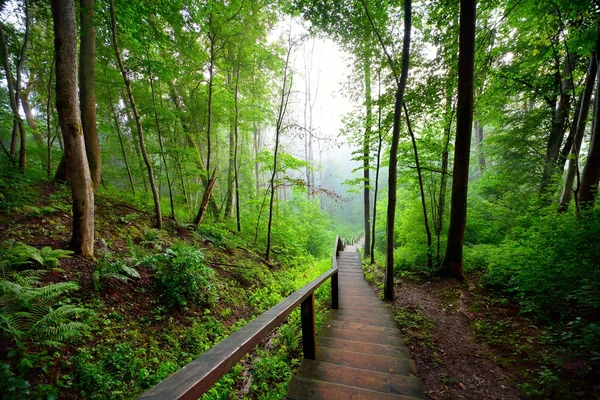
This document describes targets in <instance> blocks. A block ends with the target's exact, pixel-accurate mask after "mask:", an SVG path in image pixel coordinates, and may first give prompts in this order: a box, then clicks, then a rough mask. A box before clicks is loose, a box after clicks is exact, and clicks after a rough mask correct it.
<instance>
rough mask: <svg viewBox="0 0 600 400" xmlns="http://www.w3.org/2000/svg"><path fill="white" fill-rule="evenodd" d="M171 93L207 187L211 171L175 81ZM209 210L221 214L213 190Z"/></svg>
mask: <svg viewBox="0 0 600 400" xmlns="http://www.w3.org/2000/svg"><path fill="white" fill-rule="evenodd" d="M169 95H170V97H171V101H172V102H173V104H174V105H175V108H176V109H177V112H178V114H179V120H180V121H181V127H182V128H183V132H184V133H185V137H186V141H187V143H188V144H189V145H190V147H192V148H193V149H194V151H195V153H196V163H197V165H198V169H200V171H201V173H202V175H201V176H200V179H201V181H202V185H203V186H204V187H205V188H206V187H208V184H209V181H210V179H209V172H208V170H207V169H206V167H205V166H204V161H203V160H202V154H201V153H200V149H199V148H198V145H197V144H196V141H195V140H194V138H193V137H192V133H191V131H190V128H189V125H188V122H187V120H186V118H185V116H184V111H185V110H184V108H185V105H184V104H182V101H181V98H180V96H179V93H178V92H177V87H176V86H175V83H174V82H173V81H171V82H170V83H169ZM208 210H209V211H210V212H211V214H212V215H214V216H215V217H216V216H218V215H219V209H218V207H217V203H216V202H215V199H214V196H213V195H212V192H211V196H210V199H209V200H208Z"/></svg>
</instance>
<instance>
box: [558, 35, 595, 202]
mask: <svg viewBox="0 0 600 400" xmlns="http://www.w3.org/2000/svg"><path fill="white" fill-rule="evenodd" d="M598 43H600V40H599V41H598ZM596 55H597V52H594V53H592V56H591V57H590V65H589V67H588V72H587V75H586V78H585V86H584V89H583V94H582V98H581V103H580V106H579V115H578V117H577V129H576V131H575V137H574V138H573V145H572V147H571V158H570V159H569V160H568V164H567V174H566V177H565V184H564V187H563V191H562V195H561V196H560V205H559V211H560V212H565V211H567V210H568V209H569V203H570V202H571V196H572V195H573V182H574V180H575V175H576V173H577V171H578V169H579V151H580V150H581V143H582V141H583V135H584V133H585V126H586V124H587V119H588V115H589V111H590V105H591V102H592V92H593V91H594V81H595V79H596V74H597V72H598V63H597V60H596ZM596 93H598V89H596Z"/></svg>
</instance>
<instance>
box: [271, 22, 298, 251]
mask: <svg viewBox="0 0 600 400" xmlns="http://www.w3.org/2000/svg"><path fill="white" fill-rule="evenodd" d="M290 36H291V32H290ZM292 47H293V44H292V39H291V37H290V38H289V46H288V49H287V54H286V58H285V64H284V66H283V83H282V84H281V97H280V101H279V112H278V114H277V122H276V124H275V150H274V153H273V174H272V175H271V181H270V184H269V186H270V189H271V197H270V200H269V224H268V225H267V249H266V251H265V258H266V259H267V261H268V260H269V255H270V252H271V227H272V225H273V202H274V200H275V190H276V188H275V177H276V176H277V156H278V155H279V137H280V135H281V131H282V130H283V118H284V117H285V113H286V110H287V105H288V102H289V99H290V94H291V92H292V90H291V88H290V87H288V86H291V85H290V84H289V83H288V79H289V78H290V77H289V73H288V67H289V63H290V56H291V54H292Z"/></svg>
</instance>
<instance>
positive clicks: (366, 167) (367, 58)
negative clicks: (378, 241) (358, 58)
mask: <svg viewBox="0 0 600 400" xmlns="http://www.w3.org/2000/svg"><path fill="white" fill-rule="evenodd" d="M364 67H365V106H366V109H367V110H366V111H367V114H366V121H365V136H364V139H363V203H364V210H363V213H364V224H365V246H364V249H365V257H369V256H370V255H371V204H370V201H371V194H370V193H369V188H370V186H371V177H370V172H371V171H370V168H371V166H370V153H371V149H370V141H371V122H372V119H373V107H372V101H371V43H369V42H368V39H367V43H365V54H364Z"/></svg>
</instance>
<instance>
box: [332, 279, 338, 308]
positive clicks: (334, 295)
mask: <svg viewBox="0 0 600 400" xmlns="http://www.w3.org/2000/svg"><path fill="white" fill-rule="evenodd" d="M331 308H332V309H333V310H337V309H338V273H337V272H336V273H335V274H333V275H331Z"/></svg>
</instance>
